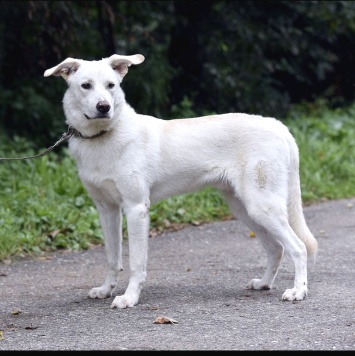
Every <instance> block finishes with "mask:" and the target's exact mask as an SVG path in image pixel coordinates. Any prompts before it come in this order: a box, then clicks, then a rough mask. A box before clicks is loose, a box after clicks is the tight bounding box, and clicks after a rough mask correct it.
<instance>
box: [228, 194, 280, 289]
mask: <svg viewBox="0 0 355 356" xmlns="http://www.w3.org/2000/svg"><path fill="white" fill-rule="evenodd" d="M223 195H224V198H225V200H226V202H227V203H228V206H229V209H230V210H231V213H232V214H233V215H234V216H235V217H236V218H237V219H240V220H241V221H243V222H244V223H245V224H246V225H247V226H248V227H249V229H251V230H252V231H253V232H255V233H256V236H257V238H259V239H260V241H261V243H262V245H263V247H264V249H265V251H266V253H267V266H266V270H265V272H264V274H263V276H262V278H261V279H257V278H255V279H252V280H251V281H250V282H249V283H248V285H247V289H270V288H271V287H272V284H273V282H274V280H275V277H276V275H277V272H278V269H279V266H280V263H281V260H282V257H283V251H284V247H283V245H282V244H281V243H280V242H279V241H277V240H276V239H275V238H270V237H269V236H268V232H267V231H266V230H265V228H263V227H262V226H260V225H259V224H256V223H255V222H254V221H253V220H252V219H251V218H250V216H249V215H248V212H247V211H246V209H245V207H244V205H243V204H242V203H241V201H240V200H239V199H238V198H237V197H235V195H234V194H233V193H232V192H228V193H227V192H224V194H223Z"/></svg>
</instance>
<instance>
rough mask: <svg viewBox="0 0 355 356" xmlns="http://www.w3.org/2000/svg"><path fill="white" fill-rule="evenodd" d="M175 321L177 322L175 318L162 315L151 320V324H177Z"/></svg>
mask: <svg viewBox="0 0 355 356" xmlns="http://www.w3.org/2000/svg"><path fill="white" fill-rule="evenodd" d="M177 323H178V321H177V320H175V319H173V318H169V317H167V316H163V315H160V316H157V317H156V318H155V320H154V322H153V324H177Z"/></svg>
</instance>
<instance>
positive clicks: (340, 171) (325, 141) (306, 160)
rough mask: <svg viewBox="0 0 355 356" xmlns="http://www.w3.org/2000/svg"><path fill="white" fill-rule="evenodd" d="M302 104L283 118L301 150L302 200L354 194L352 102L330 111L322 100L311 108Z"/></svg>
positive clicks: (354, 113)
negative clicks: (350, 104)
mask: <svg viewBox="0 0 355 356" xmlns="http://www.w3.org/2000/svg"><path fill="white" fill-rule="evenodd" d="M305 106H306V107H305ZM305 106H301V107H299V108H298V109H295V110H294V111H293V113H292V116H293V119H289V120H288V121H286V124H287V125H288V126H289V128H290V131H291V132H292V133H293V134H294V136H295V138H296V141H297V143H298V146H299V150H300V157H301V163H300V175H301V189H302V197H303V199H304V201H306V202H314V201H319V200H320V199H322V198H323V199H324V198H326V199H340V198H344V197H351V196H354V195H355V125H354V115H355V106H354V105H353V106H350V107H348V108H346V109H340V108H338V109H334V110H331V111H330V110H327V109H326V108H325V106H324V103H322V102H320V103H318V105H317V106H316V107H315V108H314V109H313V110H311V111H310V106H309V105H305ZM306 112H308V113H306Z"/></svg>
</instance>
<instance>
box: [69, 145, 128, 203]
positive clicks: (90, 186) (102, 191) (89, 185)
mask: <svg viewBox="0 0 355 356" xmlns="http://www.w3.org/2000/svg"><path fill="white" fill-rule="evenodd" d="M85 143H86V142H85ZM85 143H84V144H85ZM86 146H87V145H81V146H77V145H73V146H70V152H71V154H72V156H73V157H74V159H75V161H76V166H77V169H78V174H79V177H80V179H81V181H82V183H83V184H84V186H85V188H86V189H87V190H88V192H89V194H90V195H91V197H92V198H94V199H100V200H101V199H105V200H113V201H116V202H117V200H120V199H121V196H122V194H121V192H120V188H119V187H118V185H117V179H118V176H119V166H120V159H119V157H117V155H114V152H113V151H112V150H110V149H109V148H107V147H100V146H99V145H96V146H94V147H86Z"/></svg>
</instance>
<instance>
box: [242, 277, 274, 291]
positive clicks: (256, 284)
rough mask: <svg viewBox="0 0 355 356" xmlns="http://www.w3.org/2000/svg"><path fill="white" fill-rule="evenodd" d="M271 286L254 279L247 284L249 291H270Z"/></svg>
mask: <svg viewBox="0 0 355 356" xmlns="http://www.w3.org/2000/svg"><path fill="white" fill-rule="evenodd" d="M270 288H271V286H270V284H268V283H265V282H263V281H262V280H261V279H257V278H255V279H252V280H251V281H250V282H249V283H248V284H247V289H259V290H262V289H270Z"/></svg>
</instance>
